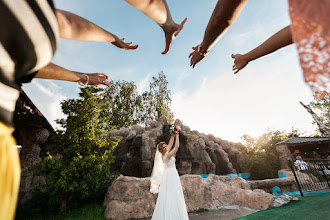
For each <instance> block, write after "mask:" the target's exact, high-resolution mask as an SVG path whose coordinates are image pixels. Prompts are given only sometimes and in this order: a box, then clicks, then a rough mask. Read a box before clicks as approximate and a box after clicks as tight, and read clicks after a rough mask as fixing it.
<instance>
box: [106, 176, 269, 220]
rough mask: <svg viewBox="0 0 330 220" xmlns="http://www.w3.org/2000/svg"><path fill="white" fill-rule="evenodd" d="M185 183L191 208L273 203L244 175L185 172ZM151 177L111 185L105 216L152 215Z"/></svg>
mask: <svg viewBox="0 0 330 220" xmlns="http://www.w3.org/2000/svg"><path fill="white" fill-rule="evenodd" d="M181 184H182V188H183V193H184V197H185V202H186V205H187V210H188V212H191V211H195V210H198V209H200V208H205V209H216V208H221V207H223V206H232V205H238V206H242V207H248V208H251V209H254V210H263V209H267V208H268V207H270V206H272V203H273V201H274V197H273V196H272V195H271V194H269V193H266V192H264V191H263V190H260V189H255V190H251V189H250V186H249V184H248V182H246V181H245V180H244V179H242V178H240V177H237V176H236V177H234V178H233V179H230V178H229V177H219V176H215V175H210V176H209V177H208V178H207V179H203V178H202V177H201V176H199V175H184V176H182V177H181ZM149 188H150V179H149V178H136V177H127V176H120V177H118V178H117V179H116V180H115V181H114V182H113V183H112V185H111V186H110V187H109V188H108V192H107V194H106V196H105V199H104V206H106V210H105V214H104V215H105V218H112V219H114V220H115V219H116V220H119V219H130V218H146V217H150V216H152V213H153V210H154V208H155V204H156V201H157V194H152V193H150V192H149Z"/></svg>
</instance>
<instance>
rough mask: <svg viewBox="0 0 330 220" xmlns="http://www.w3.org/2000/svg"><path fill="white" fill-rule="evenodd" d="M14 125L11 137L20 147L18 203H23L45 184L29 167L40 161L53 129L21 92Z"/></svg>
mask: <svg viewBox="0 0 330 220" xmlns="http://www.w3.org/2000/svg"><path fill="white" fill-rule="evenodd" d="M14 123H15V132H14V133H13V135H14V137H15V139H16V141H17V144H18V145H21V146H22V150H21V152H20V161H21V169H22V174H21V185H20V189H19V197H18V201H19V202H25V201H27V200H29V199H30V198H31V196H32V192H33V190H34V189H36V188H38V187H40V186H42V185H44V184H46V178H45V177H43V176H34V175H33V173H32V172H31V171H30V170H29V167H30V166H31V165H35V164H38V163H39V162H40V161H41V152H42V151H43V150H44V151H45V146H46V145H47V140H48V139H49V136H50V134H51V133H54V129H53V128H52V127H51V125H50V124H49V122H48V121H47V119H46V118H45V117H44V116H43V115H42V114H41V113H40V111H39V110H38V109H37V108H36V106H35V105H34V104H33V103H32V101H31V100H30V99H29V98H28V97H27V95H26V94H25V93H24V92H23V91H21V93H20V97H19V99H18V101H17V103H16V109H15V114H14Z"/></svg>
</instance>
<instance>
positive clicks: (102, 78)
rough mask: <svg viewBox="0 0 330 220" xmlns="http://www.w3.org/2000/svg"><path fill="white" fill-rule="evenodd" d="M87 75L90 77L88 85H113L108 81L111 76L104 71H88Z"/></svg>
mask: <svg viewBox="0 0 330 220" xmlns="http://www.w3.org/2000/svg"><path fill="white" fill-rule="evenodd" d="M86 75H87V76H88V77H89V82H88V85H100V84H103V85H105V86H108V87H110V86H111V83H109V82H108V81H107V79H108V78H109V77H108V76H107V75H105V74H103V73H86Z"/></svg>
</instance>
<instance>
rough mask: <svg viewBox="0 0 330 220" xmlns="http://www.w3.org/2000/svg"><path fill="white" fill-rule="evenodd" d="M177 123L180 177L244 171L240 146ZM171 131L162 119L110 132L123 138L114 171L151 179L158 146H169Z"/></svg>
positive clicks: (116, 154)
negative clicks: (179, 127)
mask: <svg viewBox="0 0 330 220" xmlns="http://www.w3.org/2000/svg"><path fill="white" fill-rule="evenodd" d="M177 124H179V125H180V126H181V129H182V130H181V132H180V148H179V151H178V153H177V155H176V166H177V169H178V172H179V173H180V174H181V175H183V174H209V173H213V174H228V173H240V172H244V170H243V169H242V168H241V167H240V165H239V159H240V157H241V155H242V154H243V153H244V152H245V151H244V148H243V147H242V145H241V144H240V143H231V142H228V141H225V140H222V139H220V138H216V137H214V136H213V135H205V134H202V133H199V132H198V131H191V130H190V128H189V127H188V126H186V125H183V124H182V123H181V122H180V121H179V120H177ZM169 128H170V125H169V124H168V123H167V120H166V118H165V117H161V118H160V119H159V120H158V121H153V122H152V123H151V124H150V126H148V127H142V126H139V125H134V126H132V127H131V128H122V129H120V130H112V131H110V132H109V134H108V137H120V138H122V141H121V142H120V143H119V145H118V147H117V148H116V149H115V152H114V155H115V156H116V162H115V164H114V165H113V169H114V170H118V171H119V172H120V173H121V174H123V175H125V176H135V177H147V176H150V174H151V171H152V166H153V161H154V155H155V150H156V146H157V144H158V143H159V142H161V141H165V142H167V143H168V141H169V139H170V132H169V131H170V130H169Z"/></svg>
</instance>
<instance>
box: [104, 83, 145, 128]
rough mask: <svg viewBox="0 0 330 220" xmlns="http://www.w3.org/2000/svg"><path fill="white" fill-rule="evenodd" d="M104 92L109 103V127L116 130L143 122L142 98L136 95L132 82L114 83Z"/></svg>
mask: <svg viewBox="0 0 330 220" xmlns="http://www.w3.org/2000/svg"><path fill="white" fill-rule="evenodd" d="M111 84H112V86H111V87H110V88H108V89H107V90H106V91H105V98H106V99H107V100H109V101H110V103H111V106H110V114H111V117H110V118H109V123H110V125H112V126H114V127H115V128H116V129H119V128H122V127H130V126H132V125H134V124H138V123H141V122H142V121H143V108H142V106H143V102H142V96H141V95H139V94H138V92H137V89H136V85H135V84H134V82H127V81H116V82H111Z"/></svg>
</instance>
